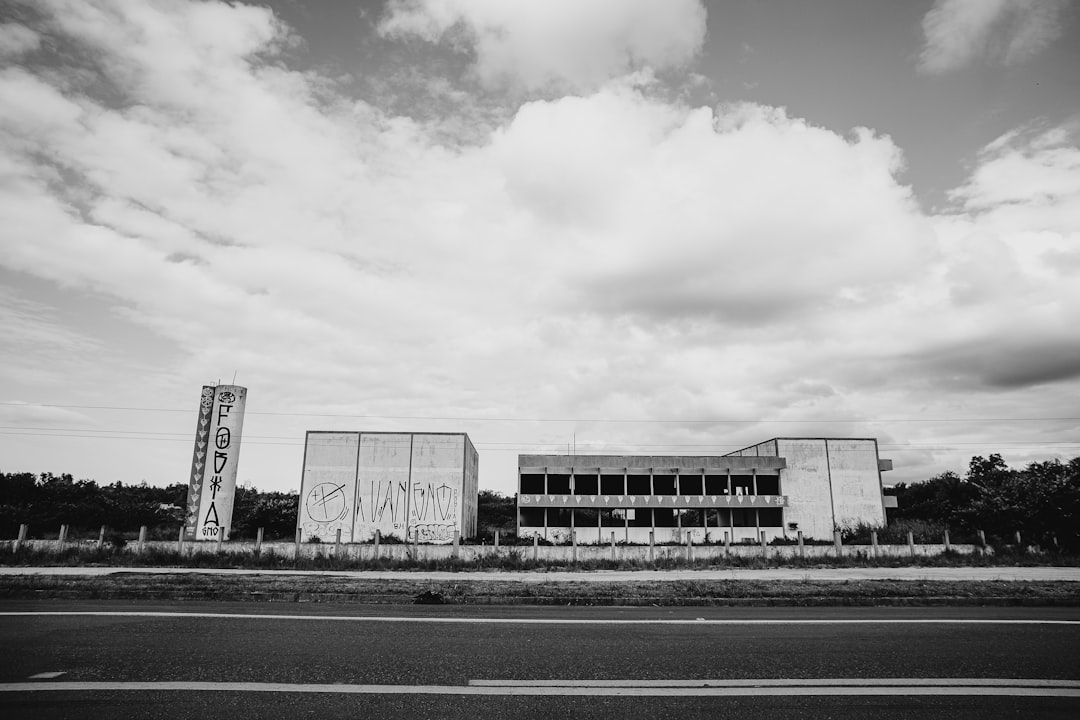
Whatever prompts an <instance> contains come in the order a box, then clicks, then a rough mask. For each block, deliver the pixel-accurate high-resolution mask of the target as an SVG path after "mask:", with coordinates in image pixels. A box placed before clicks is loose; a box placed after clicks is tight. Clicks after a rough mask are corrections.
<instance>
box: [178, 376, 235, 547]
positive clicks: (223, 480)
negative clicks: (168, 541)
mask: <svg viewBox="0 0 1080 720" xmlns="http://www.w3.org/2000/svg"><path fill="white" fill-rule="evenodd" d="M246 402H247V388H243V387H240V386H239V385H219V386H216V387H214V386H210V385H208V386H204V387H203V389H202V395H201V396H200V399H199V424H198V427H197V429H196V432H195V451H194V459H193V460H192V470H193V472H192V475H191V480H190V483H189V485H188V508H187V510H188V515H187V522H186V523H185V528H184V532H185V535H187V536H189V537H192V538H194V539H196V540H218V539H224V540H227V539H228V536H229V529H230V527H231V526H232V511H233V499H234V497H235V494H236V470H237V465H238V464H239V461H240V435H241V432H242V431H243V426H244V407H245V405H246Z"/></svg>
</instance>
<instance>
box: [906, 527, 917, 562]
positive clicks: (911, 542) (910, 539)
mask: <svg viewBox="0 0 1080 720" xmlns="http://www.w3.org/2000/svg"><path fill="white" fill-rule="evenodd" d="M907 546H908V552H910V553H911V557H915V533H913V532H911V531H910V530H908V534H907Z"/></svg>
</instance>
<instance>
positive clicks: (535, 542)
mask: <svg viewBox="0 0 1080 720" xmlns="http://www.w3.org/2000/svg"><path fill="white" fill-rule="evenodd" d="M539 559H540V538H538V537H536V536H535V535H533V562H537V561H538V560H539Z"/></svg>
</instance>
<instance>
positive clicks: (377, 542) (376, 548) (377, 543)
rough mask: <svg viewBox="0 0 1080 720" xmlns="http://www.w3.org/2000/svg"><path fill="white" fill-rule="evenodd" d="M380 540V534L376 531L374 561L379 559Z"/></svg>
mask: <svg viewBox="0 0 1080 720" xmlns="http://www.w3.org/2000/svg"><path fill="white" fill-rule="evenodd" d="M380 540H382V533H381V532H379V531H378V530H376V531H375V559H376V560H378V559H379V541H380Z"/></svg>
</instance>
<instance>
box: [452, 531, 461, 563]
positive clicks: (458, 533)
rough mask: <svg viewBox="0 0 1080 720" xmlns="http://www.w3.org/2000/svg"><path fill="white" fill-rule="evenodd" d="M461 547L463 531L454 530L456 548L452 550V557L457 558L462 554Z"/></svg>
mask: <svg viewBox="0 0 1080 720" xmlns="http://www.w3.org/2000/svg"><path fill="white" fill-rule="evenodd" d="M460 549H461V531H460V530H455V531H454V549H453V550H451V551H450V557H452V558H454V559H455V560H456V559H457V558H458V557H459V556H460V552H459V551H460Z"/></svg>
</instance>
